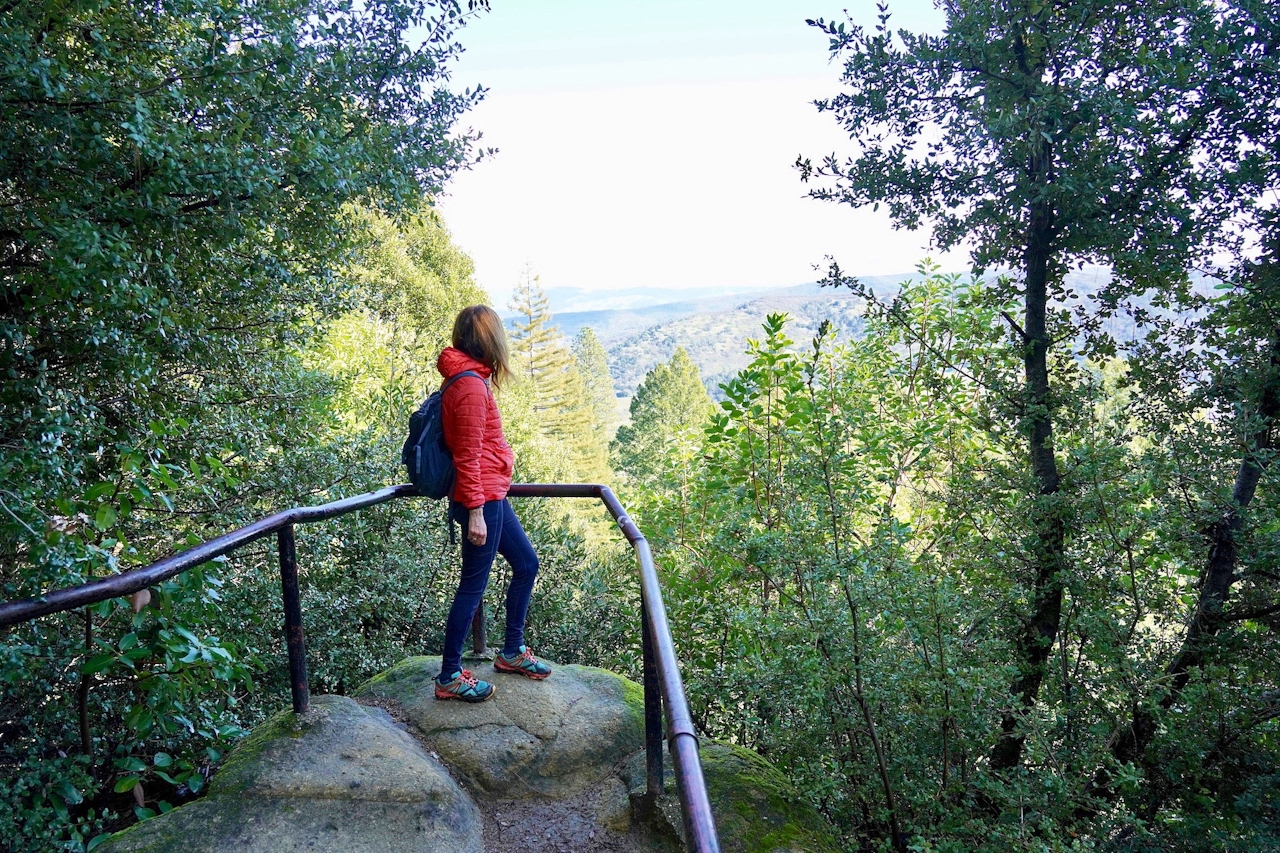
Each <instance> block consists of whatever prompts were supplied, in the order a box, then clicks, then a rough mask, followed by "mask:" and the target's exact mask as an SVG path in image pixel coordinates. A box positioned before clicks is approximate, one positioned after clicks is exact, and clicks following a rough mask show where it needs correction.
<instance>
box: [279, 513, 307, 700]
mask: <svg viewBox="0 0 1280 853" xmlns="http://www.w3.org/2000/svg"><path fill="white" fill-rule="evenodd" d="M276 541H277V543H278V544H279V546H280V591H281V594H282V596H283V598H284V639H285V643H286V645H287V646H288V648H289V684H290V687H291V689H292V691H293V712H294V713H295V714H303V713H306V711H307V709H309V708H310V707H311V693H310V691H309V690H308V688H307V644H306V639H305V638H304V637H303V635H302V597H301V595H300V594H299V592H298V548H297V543H296V542H295V541H294V537H293V525H292V524H286V525H285V526H284V527H282V528H280V530H279V532H278V533H277V534H276Z"/></svg>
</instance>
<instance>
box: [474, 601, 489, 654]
mask: <svg viewBox="0 0 1280 853" xmlns="http://www.w3.org/2000/svg"><path fill="white" fill-rule="evenodd" d="M471 653H472V654H474V655H475V656H476V657H478V658H482V657H484V656H485V655H486V654H488V653H489V640H488V635H487V634H486V631H485V623H484V601H483V600H482V601H481V602H480V603H479V604H477V605H476V615H475V616H472V617H471Z"/></svg>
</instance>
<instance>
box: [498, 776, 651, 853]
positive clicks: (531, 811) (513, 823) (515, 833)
mask: <svg viewBox="0 0 1280 853" xmlns="http://www.w3.org/2000/svg"><path fill="white" fill-rule="evenodd" d="M599 796H600V794H599V791H584V792H583V793H581V794H579V795H577V796H576V797H570V798H568V799H564V800H541V799H538V800H479V799H477V800H476V805H477V806H479V807H480V814H481V815H482V818H483V820H484V849H485V853H652V851H653V850H654V849H655V848H654V844H653V841H652V840H651V839H648V838H646V837H644V836H642V835H641V834H640V833H639V832H638V831H637V830H636V829H635V828H634V827H633V828H632V829H631V830H630V831H629V832H626V833H619V832H614V831H613V830H611V829H605V828H604V827H602V826H600V825H599V824H597V823H596V821H595V813H596V803H597V801H598V799H599Z"/></svg>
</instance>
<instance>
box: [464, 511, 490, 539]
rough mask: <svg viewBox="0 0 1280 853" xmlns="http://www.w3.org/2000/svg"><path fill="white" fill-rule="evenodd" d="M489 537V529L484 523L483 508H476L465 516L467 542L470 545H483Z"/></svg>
mask: <svg viewBox="0 0 1280 853" xmlns="http://www.w3.org/2000/svg"><path fill="white" fill-rule="evenodd" d="M488 537H489V528H487V527H486V526H485V523H484V506H478V507H476V508H475V509H473V510H471V511H470V512H469V513H468V515H467V541H468V542H470V543H471V544H472V545H483V544H484V540H485V539H487V538H488Z"/></svg>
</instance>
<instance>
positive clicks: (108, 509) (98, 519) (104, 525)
mask: <svg viewBox="0 0 1280 853" xmlns="http://www.w3.org/2000/svg"><path fill="white" fill-rule="evenodd" d="M93 523H94V525H95V526H96V527H97V528H98V529H99V530H108V529H110V527H111V526H112V525H113V524H115V523H116V508H115V507H114V506H112V505H111V504H102V505H101V506H100V507H98V512H97V514H96V515H94V517H93Z"/></svg>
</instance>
